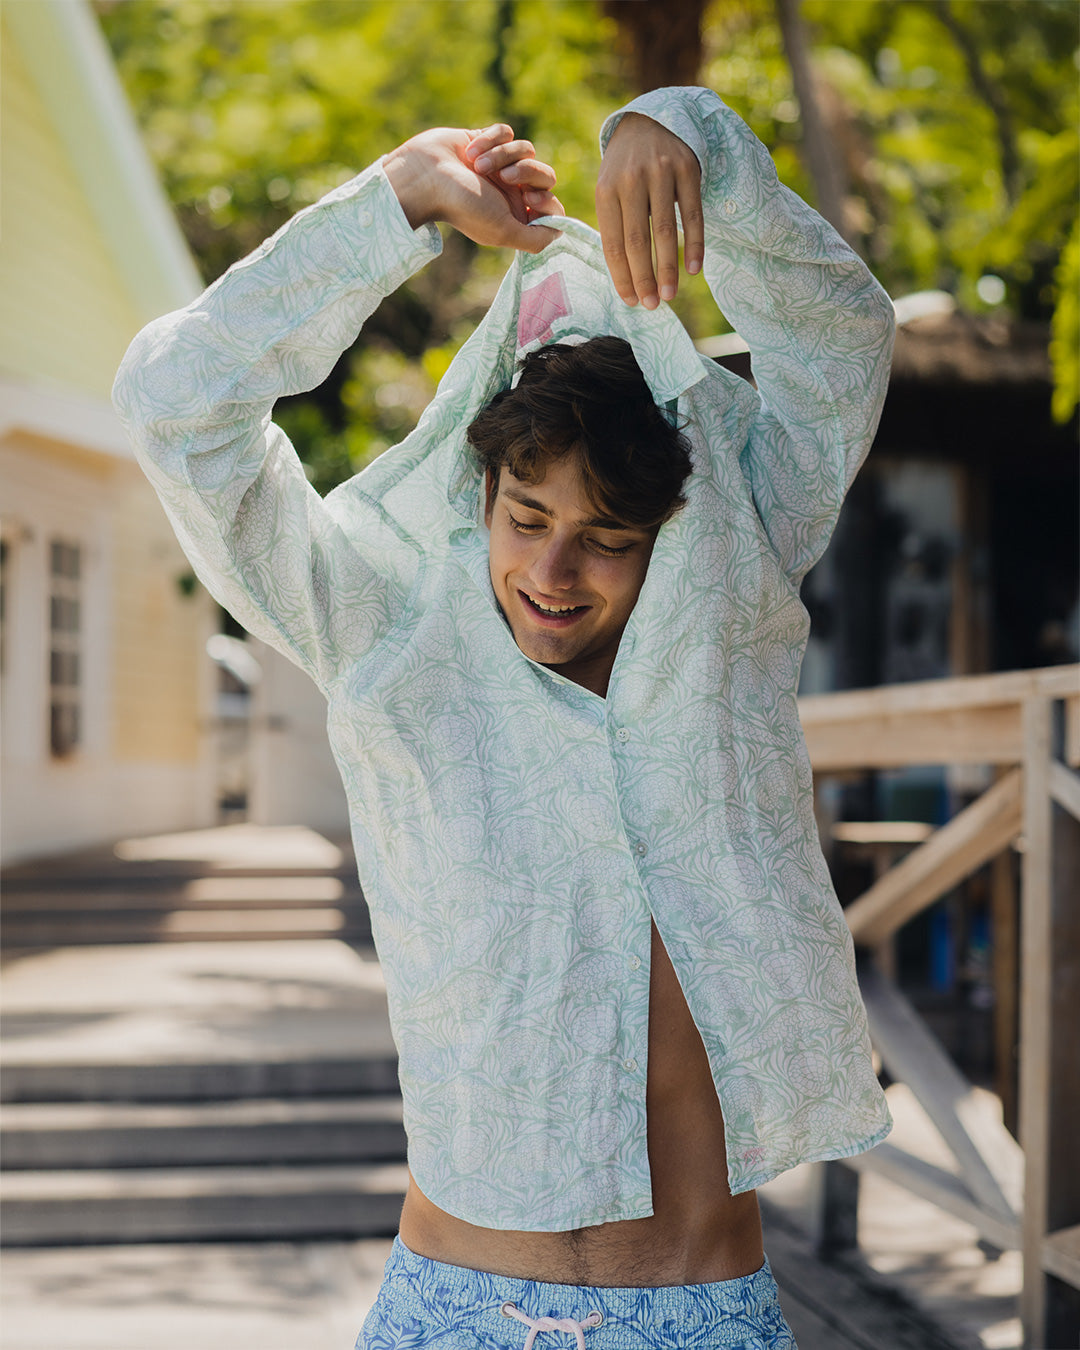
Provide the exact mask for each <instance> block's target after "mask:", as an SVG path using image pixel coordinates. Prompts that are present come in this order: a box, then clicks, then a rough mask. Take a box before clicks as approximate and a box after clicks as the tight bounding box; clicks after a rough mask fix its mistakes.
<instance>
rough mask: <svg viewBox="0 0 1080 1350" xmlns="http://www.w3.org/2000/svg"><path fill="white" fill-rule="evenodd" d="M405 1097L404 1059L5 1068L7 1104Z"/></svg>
mask: <svg viewBox="0 0 1080 1350" xmlns="http://www.w3.org/2000/svg"><path fill="white" fill-rule="evenodd" d="M396 1090H397V1059H396V1058H395V1057H394V1056H393V1055H391V1054H386V1055H379V1056H371V1057H365V1058H331V1057H322V1058H320V1057H319V1056H318V1055H312V1056H311V1057H310V1058H305V1059H270V1058H265V1059H255V1058H253V1059H250V1060H247V1061H243V1062H240V1063H236V1062H232V1061H228V1060H211V1059H206V1060H198V1059H192V1060H173V1061H162V1062H157V1063H126V1064H125V1063H81V1062H63V1061H59V1062H48V1061H43V1062H37V1063H31V1062H27V1063H22V1064H18V1063H15V1064H5V1065H3V1067H2V1068H0V1101H3V1102H12V1103H15V1102H26V1103H33V1102H208V1101H226V1100H230V1099H234V1098H235V1099H252V1098H264V1099H265V1098H277V1097H308V1098H310V1097H335V1096H336V1097H351V1096H366V1095H369V1094H372V1093H388V1092H394V1091H396Z"/></svg>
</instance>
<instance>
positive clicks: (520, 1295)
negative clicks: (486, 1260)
mask: <svg viewBox="0 0 1080 1350" xmlns="http://www.w3.org/2000/svg"><path fill="white" fill-rule="evenodd" d="M383 1279H384V1281H385V1282H386V1283H387V1284H390V1285H392V1284H394V1283H395V1282H397V1281H403V1282H404V1281H407V1282H408V1283H409V1284H410V1285H411V1286H412V1288H413V1290H414V1291H415V1292H416V1294H417V1295H419V1297H420V1298H421V1299H422V1300H425V1301H426V1298H438V1300H439V1301H440V1302H441V1303H443V1304H444V1306H445V1305H446V1304H451V1305H453V1304H459V1305H465V1304H468V1305H469V1306H471V1307H472V1308H474V1309H475V1308H477V1307H479V1306H484V1307H488V1306H490V1308H491V1310H492V1311H493V1312H497V1311H498V1310H499V1309H500V1308H501V1307H502V1305H503V1304H504V1303H513V1304H515V1305H516V1306H518V1307H520V1308H522V1309H523V1310H524V1311H526V1312H528V1313H529V1314H530V1316H532V1317H549V1316H559V1317H567V1316H569V1317H574V1318H577V1319H579V1320H580V1319H584V1318H586V1317H587V1316H588V1315H589V1313H591V1312H593V1311H596V1312H599V1313H601V1314H602V1315H603V1317H604V1319H605V1321H607V1320H609V1319H610V1320H611V1321H614V1322H620V1321H626V1320H633V1321H634V1322H636V1323H637V1324H639V1325H640V1324H641V1323H642V1322H643V1321H647V1322H655V1323H663V1322H670V1321H673V1320H678V1321H685V1320H687V1319H689V1321H691V1322H695V1321H701V1320H707V1319H712V1318H717V1317H719V1316H721V1315H728V1316H741V1317H744V1318H753V1317H759V1316H762V1315H764V1314H765V1313H767V1312H768V1311H769V1310H770V1309H772V1308H775V1307H776V1299H777V1291H776V1281H775V1280H774V1279H773V1274H772V1269H771V1267H770V1266H769V1258H768V1257H767V1256H766V1257H765V1259H764V1260H763V1262H762V1264H761V1266H760V1267H759V1268H758V1269H757V1270H755V1271H754V1272H753V1274H751V1275H742V1276H740V1277H739V1278H738V1279H734V1280H716V1281H710V1282H708V1283H705V1284H675V1285H658V1286H646V1287H639V1286H630V1287H625V1288H622V1287H613V1286H606V1285H605V1286H595V1287H594V1286H591V1285H572V1284H550V1283H546V1282H544V1281H540V1280H523V1279H515V1278H513V1277H512V1276H508V1275H492V1274H489V1273H488V1272H487V1271H482V1270H472V1269H470V1268H469V1267H467V1266H451V1265H447V1264H446V1263H444V1262H442V1261H433V1260H431V1258H430V1257H427V1256H419V1255H418V1254H417V1253H416V1252H414V1251H411V1250H410V1249H409V1248H408V1247H406V1246H405V1244H404V1243H403V1242H402V1241H401V1239H400V1238H399V1237H398V1238H395V1239H394V1245H393V1247H392V1249H391V1251H390V1259H389V1260H388V1261H387V1263H386V1268H385V1272H384V1276H383Z"/></svg>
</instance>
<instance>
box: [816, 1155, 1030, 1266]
mask: <svg viewBox="0 0 1080 1350" xmlns="http://www.w3.org/2000/svg"><path fill="white" fill-rule="evenodd" d="M843 1161H844V1165H845V1166H846V1167H850V1168H853V1169H854V1170H855V1171H856V1172H876V1173H877V1175H878V1176H882V1177H885V1178H886V1179H887V1180H889V1181H891V1182H893V1183H894V1184H895V1185H897V1186H902V1187H903V1188H904V1190H906V1191H911V1193H912V1194H913V1195H919V1196H922V1198H923V1199H924V1200H929V1201H930V1203H931V1204H932V1205H937V1206H938V1208H939V1209H943V1210H945V1211H946V1212H947V1213H949V1214H955V1215H956V1217H957V1218H958V1219H962V1220H963V1221H964V1223H969V1224H971V1226H972V1227H973V1228H975V1229H977V1230H978V1232H979V1235H980V1237H983V1238H985V1239H986V1241H987V1242H991V1243H993V1245H994V1246H995V1247H999V1248H1000V1249H1001V1250H1002V1251H1013V1250H1015V1249H1016V1248H1017V1247H1019V1246H1020V1225H1019V1223H1016V1222H1014V1223H1008V1222H1006V1221H1004V1220H1002V1219H999V1218H997V1217H996V1216H995V1215H993V1214H989V1213H987V1211H986V1210H985V1209H983V1208H982V1206H981V1205H980V1204H979V1203H978V1201H977V1200H976V1199H975V1198H974V1197H973V1196H972V1194H971V1192H970V1191H969V1190H968V1188H967V1187H966V1186H965V1185H964V1183H963V1182H962V1181H961V1180H960V1178H959V1177H957V1176H954V1175H953V1174H952V1173H951V1172H946V1171H945V1170H944V1168H941V1167H935V1165H934V1164H933V1163H929V1162H927V1161H926V1160H925V1159H923V1158H917V1157H916V1156H915V1155H914V1154H913V1153H907V1152H906V1151H905V1150H904V1149H901V1148H897V1147H896V1146H895V1145H894V1144H888V1143H885V1144H878V1146H877V1147H876V1148H872V1149H871V1150H870V1152H869V1153H859V1154H857V1155H856V1156H855V1157H853V1158H845V1159H844V1160H843Z"/></svg>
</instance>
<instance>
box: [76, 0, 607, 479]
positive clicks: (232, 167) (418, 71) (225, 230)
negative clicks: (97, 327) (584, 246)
mask: <svg viewBox="0 0 1080 1350" xmlns="http://www.w3.org/2000/svg"><path fill="white" fill-rule="evenodd" d="M97 8H98V13H99V15H100V17H101V21H102V24H103V27H104V29H105V33H106V36H107V38H108V40H109V42H110V44H111V46H112V49H113V52H114V55H115V57H116V61H117V65H118V68H119V71H120V75H121V78H122V80H123V82H124V85H125V87H126V89H127V92H128V95H129V97H130V99H131V102H132V104H133V106H134V108H135V110H136V113H137V116H138V118H139V121H140V123H141V126H142V129H143V132H144V135H145V138H146V142H147V145H148V146H149V149H150V152H151V155H152V156H153V158H154V161H155V163H156V164H157V166H158V169H159V172H160V174H161V177H162V181H163V182H164V185H165V188H166V191H167V192H168V194H169V196H170V198H171V200H172V201H173V203H174V205H175V207H176V210H177V213H178V216H179V218H180V222H181V225H182V227H183V229H184V232H185V234H186V236H187V238H188V240H189V242H190V244H191V247H192V250H193V252H194V253H195V256H196V258H197V259H198V261H199V264H200V266H201V268H202V270H203V274H204V276H205V278H206V279H207V280H211V279H212V278H214V277H216V276H218V275H219V274H220V273H221V272H222V271H224V269H225V268H226V267H227V266H228V265H229V264H230V263H232V262H234V261H235V260H236V259H237V258H239V257H242V256H243V255H244V254H245V253H247V252H248V251H249V250H250V249H252V248H253V247H255V246H256V245H257V244H258V243H259V242H261V240H262V239H263V238H265V237H266V236H267V235H268V234H270V233H272V232H273V231H274V230H275V229H276V228H277V227H278V226H280V225H281V224H283V223H284V221H285V220H287V219H288V218H289V216H290V215H292V214H293V213H294V212H296V211H297V210H299V209H300V208H301V207H304V206H307V205H308V204H309V203H311V202H313V201H315V200H316V199H317V198H318V197H320V196H321V195H322V194H323V193H324V192H326V191H328V190H329V189H330V188H333V187H335V186H337V185H338V184H339V183H342V182H344V181H345V180H346V179H348V178H349V177H351V176H352V175H353V174H355V173H356V172H357V171H358V170H359V169H361V168H363V167H364V166H365V165H367V164H369V163H371V161H372V160H374V159H375V158H376V157H377V156H378V155H380V154H383V153H385V152H386V151H387V150H390V149H391V148H392V147H393V146H395V145H397V144H399V143H400V142H401V141H403V140H406V139H407V138H408V137H409V136H411V135H413V134H414V133H415V132H417V131H420V130H422V129H423V128H425V127H428V126H440V125H441V126H446V125H450V126H467V127H476V128H480V127H483V126H485V125H488V124H489V123H491V122H493V121H496V120H506V121H509V122H510V123H511V124H512V125H513V126H514V127H515V129H516V130H518V131H519V133H522V134H525V135H528V136H529V137H531V138H532V139H533V140H534V141H535V143H536V144H537V147H538V149H539V151H540V152H541V154H542V156H543V157H545V158H549V159H550V160H551V161H552V162H554V163H555V164H556V165H557V166H558V169H559V178H560V182H559V196H560V199H561V200H562V201H563V203H564V205H565V206H566V209H567V211H568V212H570V213H571V214H574V215H579V216H584V217H585V218H589V217H590V216H591V214H592V210H593V207H592V192H593V184H594V183H595V178H596V171H597V168H598V167H599V150H598V147H597V144H596V135H597V131H598V129H599V126H600V123H601V121H602V120H603V118H604V116H605V115H606V114H607V113H608V112H610V111H611V109H612V108H613V107H616V106H618V104H619V103H620V102H622V101H623V100H624V99H625V98H626V97H627V95H628V93H629V91H628V89H627V87H626V85H625V84H624V83H623V82H622V80H621V77H620V73H619V63H618V58H617V57H616V55H615V53H614V46H615V43H614V36H615V25H614V22H613V21H612V20H610V19H604V18H602V17H601V16H599V15H598V13H597V11H596V9H595V8H594V6H593V5H592V4H591V3H581V0H544V3H542V4H537V3H521V2H520V0H519V2H518V3H513V2H512V0H454V3H430V2H429V0H351V2H350V3H348V4H343V3H338V2H337V0H272V2H271V3H267V2H266V0H120V2H119V3H100V4H99V5H98V6H97ZM509 261H510V257H509V254H508V253H495V252H493V251H491V250H477V249H475V247H474V246H473V245H471V244H470V243H469V241H468V240H465V239H463V238H462V237H461V236H457V235H455V236H453V237H452V238H449V239H448V240H447V248H446V251H445V253H444V255H443V257H442V258H440V259H439V260H438V261H437V262H436V263H434V264H433V265H432V266H431V267H429V268H428V269H426V271H425V272H424V273H423V274H421V276H419V277H417V278H414V280H413V281H412V282H410V283H409V284H408V285H407V286H405V287H404V288H403V289H402V290H401V291H399V292H398V293H397V295H395V296H393V297H391V298H390V299H389V300H388V301H387V302H385V303H384V305H383V306H381V307H380V310H379V313H378V314H377V315H376V316H374V318H373V320H372V322H371V323H370V324H369V325H368V326H367V327H366V328H365V331H364V333H363V335H362V336H361V339H360V341H359V342H358V343H357V345H356V346H355V347H354V348H353V349H352V350H351V351H350V352H349V353H347V354H346V356H345V357H344V358H343V359H342V361H341V362H339V364H338V367H337V369H336V370H335V372H334V374H333V375H332V377H331V379H330V380H329V381H328V382H327V385H326V386H324V387H323V389H322V390H320V391H316V392H315V393H313V394H312V395H309V396H304V397H302V398H296V399H289V400H284V401H283V402H282V403H281V404H279V406H278V409H277V410H276V413H275V416H276V417H277V419H278V420H279V421H280V422H281V423H282V424H283V425H284V426H285V428H286V430H287V431H288V432H289V433H290V435H292V436H293V438H294V440H295V442H296V444H297V447H298V449H299V451H300V453H301V456H302V458H303V459H304V461H305V463H306V465H307V466H308V469H309V472H310V474H311V477H312V479H313V481H314V482H315V483H316V485H317V486H318V487H319V488H320V490H326V489H328V488H329V487H332V486H333V485H334V484H335V483H337V482H340V481H341V480H342V479H343V478H344V477H346V476H348V474H349V473H351V472H354V471H355V470H356V469H357V468H359V467H361V466H362V465H363V464H364V463H366V462H368V460H370V459H371V458H372V457H373V456H374V455H376V454H378V453H379V452H380V451H381V450H382V449H384V448H385V447H386V446H387V445H389V444H391V443H393V442H394V441H395V440H397V439H399V438H400V437H401V436H402V435H403V434H404V433H405V432H407V431H408V430H409V429H410V428H411V426H412V425H413V424H414V423H415V420H416V418H417V417H418V416H419V413H420V411H421V409H422V408H423V406H424V404H425V403H426V402H427V401H428V399H429V398H430V396H431V394H432V393H433V392H434V388H435V384H436V382H437V380H438V378H439V377H440V376H441V375H442V373H443V371H444V370H445V369H446V367H447V365H448V364H449V362H450V359H451V357H452V356H453V353H454V352H455V351H456V350H457V348H458V346H459V345H460V344H461V342H463V341H464V339H465V337H466V336H467V335H468V333H469V331H471V329H472V327H473V326H474V325H475V323H476V321H477V320H478V318H479V317H480V315H481V314H482V313H483V311H484V309H485V308H486V305H487V303H488V302H489V301H490V299H491V297H492V295H493V294H494V291H495V287H496V285H497V281H498V277H499V276H500V275H501V274H502V272H503V271H505V269H506V267H507V266H508V264H509Z"/></svg>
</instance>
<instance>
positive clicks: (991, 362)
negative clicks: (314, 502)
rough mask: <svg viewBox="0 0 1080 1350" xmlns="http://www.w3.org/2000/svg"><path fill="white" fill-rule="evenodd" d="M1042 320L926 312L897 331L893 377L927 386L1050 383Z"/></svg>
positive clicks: (1045, 335) (1045, 337) (1045, 329)
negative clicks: (915, 381)
mask: <svg viewBox="0 0 1080 1350" xmlns="http://www.w3.org/2000/svg"><path fill="white" fill-rule="evenodd" d="M1048 340H1049V331H1048V328H1047V325H1046V324H1044V323H1033V322H1030V321H1024V320H1020V319H1010V318H1006V317H998V316H996V315H983V314H979V315H975V314H965V313H963V312H962V311H959V310H956V311H954V312H953V313H951V314H930V315H926V316H925V317H922V318H915V319H911V320H909V321H908V322H907V323H905V324H902V325H901V326H900V327H899V328H898V329H897V332H896V350H895V353H894V355H893V367H892V378H893V380H894V381H896V380H918V381H920V382H925V383H931V384H978V385H983V384H994V385H996V384H1011V385H1017V384H1029V385H1045V386H1047V388H1049V386H1050V383H1051V374H1050V358H1049V355H1048V352H1047V343H1048Z"/></svg>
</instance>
